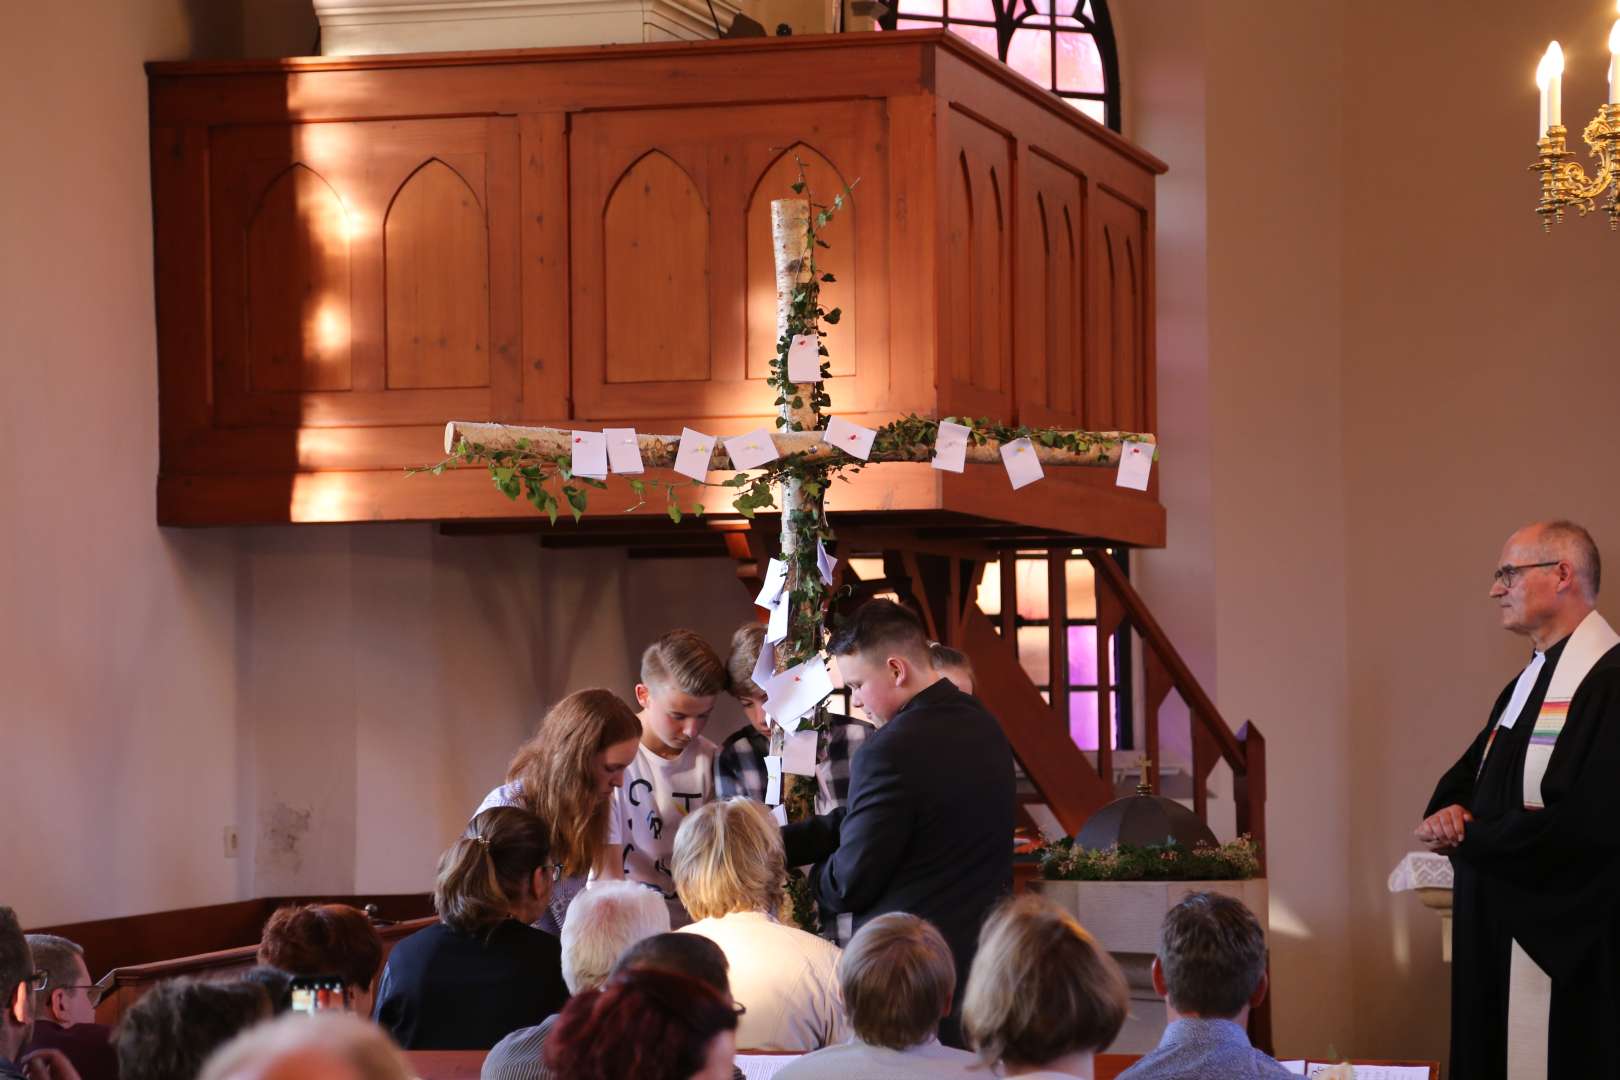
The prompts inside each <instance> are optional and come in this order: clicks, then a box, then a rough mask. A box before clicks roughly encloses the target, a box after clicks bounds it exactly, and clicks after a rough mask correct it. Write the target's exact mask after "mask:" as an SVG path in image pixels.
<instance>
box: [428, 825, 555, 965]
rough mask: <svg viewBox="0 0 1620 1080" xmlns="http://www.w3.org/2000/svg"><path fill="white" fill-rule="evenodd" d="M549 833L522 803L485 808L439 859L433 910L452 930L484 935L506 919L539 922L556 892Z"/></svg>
mask: <svg viewBox="0 0 1620 1080" xmlns="http://www.w3.org/2000/svg"><path fill="white" fill-rule="evenodd" d="M549 833H550V830H549V829H547V828H546V823H545V822H543V821H541V820H540V819H539V818H538V817H536V816H535V815H534V814H531V813H530V812H529V811H527V810H525V809H523V808H522V807H518V806H497V807H495V808H493V809H490V810H485V811H484V812H483V813H482V814H479V815H478V816H477V817H475V818H473V819H472V821H471V822H470V823H469V824H468V825H467V831H466V832H465V833H463V834H462V836H461V838H460V839H458V840H457V841H456V842H455V843H454V844H452V845H450V850H448V851H446V852H445V853H444V855H443V856H442V857H440V859H439V878H438V881H437V882H435V883H434V887H433V910H434V911H436V912H438V914H439V918H440V919H442V920H443V921H444V923H445V925H446V926H449V927H450V928H451V929H453V930H459V931H460V932H461V933H464V934H472V935H474V936H480V937H481V936H485V935H488V934H490V933H492V932H493V931H494V930H495V928H496V927H498V926H500V925H501V923H503V922H505V921H506V920H507V919H516V920H517V921H518V922H521V923H532V922H534V921H535V920H536V919H538V918H539V917H540V916H541V915H543V914H544V913H545V910H546V900H547V899H548V898H550V896H551V871H552V867H551V861H550V846H549V844H548V836H549Z"/></svg>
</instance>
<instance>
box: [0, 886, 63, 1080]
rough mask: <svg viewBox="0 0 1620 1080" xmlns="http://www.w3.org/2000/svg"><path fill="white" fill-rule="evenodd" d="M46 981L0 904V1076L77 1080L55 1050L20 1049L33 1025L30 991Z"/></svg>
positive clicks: (14, 919) (9, 914) (14, 915)
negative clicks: (23, 1050)
mask: <svg viewBox="0 0 1620 1080" xmlns="http://www.w3.org/2000/svg"><path fill="white" fill-rule="evenodd" d="M48 981H49V979H48V977H47V976H46V974H45V972H43V971H40V970H39V969H37V968H36V967H35V966H34V954H33V952H32V951H31V950H30V949H29V948H28V939H27V938H25V937H23V932H22V927H21V926H19V925H18V924H17V913H16V912H14V911H12V910H11V909H10V908H8V907H0V1080H79V1074H78V1071H77V1070H75V1069H74V1068H73V1066H72V1065H71V1064H69V1063H68V1060H67V1058H65V1057H63V1056H62V1055H61V1054H60V1053H58V1052H57V1051H55V1050H36V1051H33V1052H32V1053H29V1054H27V1055H24V1054H23V1052H22V1048H23V1046H24V1045H26V1044H27V1042H28V1036H29V1033H30V1031H31V1030H32V1029H33V1026H34V995H35V994H36V993H38V992H40V991H42V990H44V989H45V985H46V983H47V982H48Z"/></svg>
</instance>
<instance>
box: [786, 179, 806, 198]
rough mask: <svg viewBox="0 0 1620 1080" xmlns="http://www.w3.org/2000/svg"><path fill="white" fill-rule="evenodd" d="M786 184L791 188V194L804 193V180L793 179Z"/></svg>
mask: <svg viewBox="0 0 1620 1080" xmlns="http://www.w3.org/2000/svg"><path fill="white" fill-rule="evenodd" d="M788 186H789V187H791V188H792V189H793V194H795V195H803V194H804V181H803V180H795V181H794V182H793V183H791V184H789V185H788Z"/></svg>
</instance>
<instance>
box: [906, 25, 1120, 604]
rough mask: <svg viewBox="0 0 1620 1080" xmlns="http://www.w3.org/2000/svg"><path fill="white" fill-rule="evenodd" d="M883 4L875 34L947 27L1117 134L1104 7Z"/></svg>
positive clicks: (1114, 73) (1115, 61) (1112, 54)
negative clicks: (885, 10)
mask: <svg viewBox="0 0 1620 1080" xmlns="http://www.w3.org/2000/svg"><path fill="white" fill-rule="evenodd" d="M890 4H891V7H890V10H889V12H888V14H886V15H884V16H883V17H882V18H881V19H880V20H879V26H880V27H881V28H882V29H885V30H905V29H918V28H922V27H936V28H937V27H939V26H944V27H947V28H948V29H950V30H951V31H953V32H954V33H956V34H957V35H958V36H959V37H961V38H962V39H963V40H965V41H970V42H972V43H973V45H974V46H976V47H977V48H979V49H980V50H982V51H983V52H985V53H987V54H988V55H990V56H994V57H996V58H997V59H998V60H1001V61H1002V62H1003V63H1005V64H1006V65H1007V66H1009V67H1011V68H1012V69H1013V70H1014V71H1016V72H1018V73H1019V74H1020V75H1023V76H1025V77H1026V78H1028V79H1030V80H1032V81H1033V82H1035V83H1036V84H1038V85H1040V86H1043V87H1045V88H1046V89H1047V90H1049V91H1051V92H1052V93H1054V94H1056V95H1057V96H1058V97H1060V98H1062V99H1063V100H1065V101H1066V102H1068V104H1069V105H1070V106H1071V107H1073V108H1075V109H1076V110H1078V111H1080V112H1083V113H1085V114H1086V115H1087V116H1090V117H1092V118H1093V119H1095V120H1097V121H1098V122H1100V123H1104V124H1107V125H1108V126H1110V127H1112V128H1114V130H1116V131H1117V130H1119V128H1120V116H1119V111H1120V109H1119V87H1118V81H1119V54H1118V49H1117V48H1116V46H1115V42H1114V29H1113V21H1112V19H1111V18H1110V17H1109V14H1108V5H1107V3H1106V2H1105V0H890ZM1020 607H1022V604H1020Z"/></svg>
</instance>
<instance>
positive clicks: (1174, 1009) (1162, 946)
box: [1153, 893, 1268, 1026]
mask: <svg viewBox="0 0 1620 1080" xmlns="http://www.w3.org/2000/svg"><path fill="white" fill-rule="evenodd" d="M1267 985H1268V982H1267V978H1266V934H1265V931H1264V930H1262V929H1261V927H1260V920H1258V919H1256V918H1255V917H1254V913H1253V912H1251V911H1250V910H1249V909H1248V908H1247V907H1245V906H1244V905H1243V902H1242V901H1240V900H1235V899H1233V898H1232V897H1230V896H1222V895H1220V894H1219V893H1193V894H1192V895H1191V896H1188V897H1187V898H1186V899H1185V900H1183V901H1182V902H1181V903H1179V904H1177V905H1176V906H1175V907H1173V908H1171V909H1170V910H1169V911H1168V912H1166V913H1165V916H1164V926H1163V928H1162V930H1161V931H1160V934H1159V954H1158V955H1157V956H1155V957H1154V958H1153V989H1154V990H1156V991H1158V993H1159V996H1160V997H1162V998H1164V1000H1165V1002H1166V1004H1168V1005H1169V1007H1170V1008H1169V1011H1170V1019H1171V1020H1176V1019H1179V1018H1181V1017H1188V1018H1200V1019H1205V1020H1231V1021H1233V1022H1235V1023H1237V1024H1238V1025H1240V1026H1243V1025H1246V1024H1247V1023H1248V1021H1249V1010H1250V1009H1252V1008H1255V1007H1257V1006H1258V1005H1259V1004H1260V1002H1262V1001H1264V1000H1265V997H1266V989H1267Z"/></svg>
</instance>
